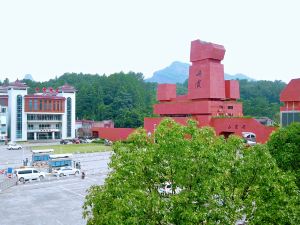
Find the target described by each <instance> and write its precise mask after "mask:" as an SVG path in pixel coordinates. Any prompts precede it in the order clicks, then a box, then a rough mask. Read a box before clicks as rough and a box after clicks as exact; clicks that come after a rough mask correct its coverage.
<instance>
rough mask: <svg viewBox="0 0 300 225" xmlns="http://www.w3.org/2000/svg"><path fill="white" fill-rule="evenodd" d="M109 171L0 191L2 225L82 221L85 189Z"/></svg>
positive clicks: (52, 224)
mask: <svg viewBox="0 0 300 225" xmlns="http://www.w3.org/2000/svg"><path fill="white" fill-rule="evenodd" d="M105 177H106V174H99V175H90V176H87V177H86V178H85V179H84V180H82V179H81V178H80V177H69V178H64V179H57V180H54V181H50V182H49V181H45V182H32V183H26V184H20V185H18V186H14V187H12V188H10V189H8V190H6V191H4V192H2V193H0V224H1V225H17V224H20V225H56V224H57V225H62V224H63V225H77V224H78V225H81V224H86V221H85V220H83V218H82V205H83V202H84V197H85V195H86V190H87V189H88V188H89V187H90V186H91V185H94V184H100V185H101V184H103V182H104V179H105Z"/></svg>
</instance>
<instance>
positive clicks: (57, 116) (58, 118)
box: [27, 114, 62, 121]
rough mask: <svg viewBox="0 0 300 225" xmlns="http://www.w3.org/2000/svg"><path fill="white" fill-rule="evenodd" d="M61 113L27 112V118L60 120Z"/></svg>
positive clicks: (29, 119)
mask: <svg viewBox="0 0 300 225" xmlns="http://www.w3.org/2000/svg"><path fill="white" fill-rule="evenodd" d="M61 118H62V115H49V114H28V115H27V120H28V121H31V120H49V121H53V120H61Z"/></svg>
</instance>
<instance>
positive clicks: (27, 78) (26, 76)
mask: <svg viewBox="0 0 300 225" xmlns="http://www.w3.org/2000/svg"><path fill="white" fill-rule="evenodd" d="M24 80H31V81H33V77H32V75H31V74H26V75H25V76H24Z"/></svg>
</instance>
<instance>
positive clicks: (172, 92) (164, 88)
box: [157, 84, 176, 101]
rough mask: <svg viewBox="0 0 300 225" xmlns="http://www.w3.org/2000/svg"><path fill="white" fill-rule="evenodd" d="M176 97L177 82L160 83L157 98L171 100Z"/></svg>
mask: <svg viewBox="0 0 300 225" xmlns="http://www.w3.org/2000/svg"><path fill="white" fill-rule="evenodd" d="M174 98H176V84H159V85H158V87H157V100H158V101H169V100H171V99H174Z"/></svg>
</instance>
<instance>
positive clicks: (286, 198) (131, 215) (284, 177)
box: [83, 120, 300, 224]
mask: <svg viewBox="0 0 300 225" xmlns="http://www.w3.org/2000/svg"><path fill="white" fill-rule="evenodd" d="M130 141H131V143H129V144H128V143H127V144H121V143H117V144H115V145H114V154H113V156H112V161H111V163H110V166H111V168H112V172H111V174H110V175H109V176H108V178H107V179H106V181H105V184H104V185H103V186H94V187H92V188H91V189H90V190H89V194H88V195H87V197H86V201H85V204H84V206H83V208H84V213H83V215H84V217H85V218H87V219H88V224H234V223H235V222H236V221H238V220H240V219H242V218H244V219H245V220H247V221H248V223H247V224H300V221H299V218H300V217H299V214H298V213H299V212H298V211H297V210H299V205H297V204H299V190H298V189H297V186H296V185H295V182H294V178H293V177H292V176H290V175H288V174H285V173H284V172H282V171H281V170H280V169H279V168H278V167H277V165H276V162H275V160H274V159H273V158H272V157H271V155H270V154H269V151H268V149H267V148H266V146H264V145H257V146H255V147H251V148H246V147H245V146H244V144H243V142H242V141H241V139H239V138H238V137H234V136H232V137H230V138H229V139H227V140H225V139H224V138H223V137H217V136H215V134H214V132H213V130H212V129H211V128H202V129H198V128H197V126H196V123H195V122H193V121H189V123H188V126H186V127H184V126H180V125H178V124H177V123H175V122H174V121H173V120H164V121H163V122H162V123H161V124H160V125H159V126H158V127H157V130H156V133H155V137H154V136H152V137H149V136H148V135H147V134H146V132H145V131H144V130H141V129H140V130H138V131H137V132H136V133H135V134H134V135H132V136H131V139H130ZM166 183H171V184H172V188H173V191H172V193H173V194H168V195H166V194H165V193H164V192H161V191H159V190H160V189H159V187H160V186H162V185H164V184H166ZM179 188H180V189H179ZM178 190H181V191H178ZM297 207H298V208H297Z"/></svg>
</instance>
